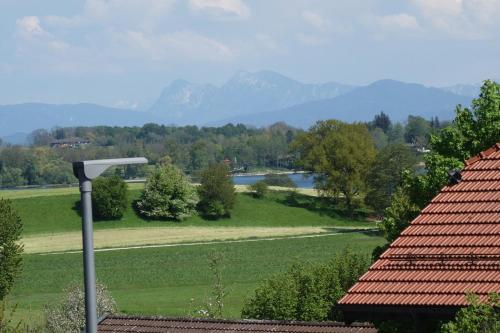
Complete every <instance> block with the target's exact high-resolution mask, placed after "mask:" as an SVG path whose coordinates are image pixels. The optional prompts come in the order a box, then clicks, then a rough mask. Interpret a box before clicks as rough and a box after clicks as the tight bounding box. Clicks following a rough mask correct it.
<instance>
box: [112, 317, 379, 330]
mask: <svg viewBox="0 0 500 333" xmlns="http://www.w3.org/2000/svg"><path fill="white" fill-rule="evenodd" d="M104 319H130V320H161V321H178V322H202V323H238V324H261V325H276V324H281V325H302V326H331V327H373V325H371V324H369V323H359V322H354V323H352V324H351V325H347V324H345V323H343V322H338V321H321V322H319V321H300V320H265V319H214V318H195V317H193V318H189V317H164V316H144V315H129V314H110V315H108V316H106V318H104Z"/></svg>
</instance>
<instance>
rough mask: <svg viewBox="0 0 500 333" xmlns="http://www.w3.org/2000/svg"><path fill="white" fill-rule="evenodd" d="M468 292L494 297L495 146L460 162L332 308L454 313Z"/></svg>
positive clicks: (498, 182)
mask: <svg viewBox="0 0 500 333" xmlns="http://www.w3.org/2000/svg"><path fill="white" fill-rule="evenodd" d="M470 292H472V293H475V294H478V295H479V296H480V297H482V298H484V297H486V295H487V294H488V293H491V292H500V144H499V143H497V144H496V145H495V146H493V147H492V148H490V149H488V150H486V151H484V152H482V153H481V154H479V155H478V156H476V157H473V158H471V159H469V160H467V161H466V162H465V167H464V169H463V170H462V171H461V181H460V182H458V183H457V184H454V185H448V186H445V187H444V188H443V189H442V190H441V192H440V193H439V194H438V195H437V196H436V197H435V198H434V199H433V200H432V201H431V203H430V204H429V205H428V206H427V207H425V208H424V209H423V210H422V212H421V214H420V215H419V216H418V217H417V218H415V219H414V220H413V221H412V222H411V223H410V225H409V226H408V228H406V229H405V230H404V231H403V232H402V233H401V235H400V236H399V238H398V239H396V240H395V241H394V242H393V243H392V244H391V245H390V247H389V249H387V251H385V252H384V253H383V254H382V255H381V257H380V259H379V260H378V261H376V262H375V263H374V264H373V265H372V266H371V267H370V269H369V270H368V272H367V273H365V274H364V275H363V276H362V277H361V278H360V279H359V281H358V283H356V284H355V285H354V286H353V287H352V288H351V289H350V290H349V292H348V294H347V295H346V296H344V297H343V298H342V299H341V300H340V302H339V304H340V307H341V308H342V309H344V311H349V309H350V308H351V309H356V310H354V311H360V309H361V308H362V307H363V306H368V307H371V310H370V311H373V307H374V306H384V307H394V306H403V307H407V306H427V307H436V306H438V307H442V306H444V307H460V306H464V305H466V304H467V302H466V297H465V296H466V294H467V293H470Z"/></svg>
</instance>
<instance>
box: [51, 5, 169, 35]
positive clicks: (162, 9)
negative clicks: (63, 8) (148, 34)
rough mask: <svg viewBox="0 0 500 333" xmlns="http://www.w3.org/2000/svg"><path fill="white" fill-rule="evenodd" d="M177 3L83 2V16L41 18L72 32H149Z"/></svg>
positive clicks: (81, 14)
mask: <svg viewBox="0 0 500 333" xmlns="http://www.w3.org/2000/svg"><path fill="white" fill-rule="evenodd" d="M175 2H176V0H86V1H85V6H84V10H83V12H82V13H80V14H78V15H75V16H72V17H67V16H56V15H49V16H45V17H44V22H45V23H46V24H48V25H51V26H54V27H59V28H74V27H79V26H82V25H95V24H101V25H112V26H121V27H128V28H130V27H134V28H136V27H139V28H141V29H145V30H152V29H153V28H154V27H155V25H156V24H158V23H159V22H161V21H162V20H164V19H165V17H166V16H167V15H168V14H169V13H170V11H171V10H172V8H173V6H174V4H175Z"/></svg>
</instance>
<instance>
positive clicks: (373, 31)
mask: <svg viewBox="0 0 500 333" xmlns="http://www.w3.org/2000/svg"><path fill="white" fill-rule="evenodd" d="M499 17H500V0H248V1H245V0H43V1H40V0H0V82H1V85H0V104H15V103H26V102H44V103H57V104H62V103H80V102H90V103H98V104H103V105H108V106H115V107H123V108H136V109H146V108H148V107H149V106H150V105H151V104H152V103H153V102H154V100H155V99H156V98H157V97H158V96H159V95H160V93H161V91H162V89H164V88H165V87H166V86H167V85H168V84H169V83H170V82H171V81H173V80H175V79H178V78H182V79H185V80H188V81H191V82H195V83H212V84H216V85H221V84H223V83H224V82H225V81H227V80H228V79H229V78H230V77H231V76H232V75H234V74H235V73H236V72H237V71H240V70H245V71H251V72H253V71H259V70H273V71H277V72H279V73H281V74H283V75H286V76H288V77H291V78H293V79H296V80H298V81H301V82H307V83H320V82H328V81H335V82H341V83H346V84H355V85H364V84H369V83H370V82H373V81H376V80H379V79H385V78H391V79H396V80H401V81H405V82H417V83H422V84H425V85H428V86H448V85H453V84H457V83H466V84H477V83H480V82H481V81H482V80H484V79H487V78H500V19H498V18H499Z"/></svg>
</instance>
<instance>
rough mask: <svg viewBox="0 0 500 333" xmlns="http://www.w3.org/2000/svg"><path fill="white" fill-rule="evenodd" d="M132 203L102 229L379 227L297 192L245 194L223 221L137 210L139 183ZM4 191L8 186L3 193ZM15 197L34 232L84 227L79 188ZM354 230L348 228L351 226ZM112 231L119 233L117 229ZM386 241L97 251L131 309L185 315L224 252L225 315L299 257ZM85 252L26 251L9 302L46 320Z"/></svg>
mask: <svg viewBox="0 0 500 333" xmlns="http://www.w3.org/2000/svg"><path fill="white" fill-rule="evenodd" d="M129 194H130V205H129V208H128V209H127V211H126V212H125V215H124V217H123V218H122V219H121V220H118V221H97V222H95V223H94V226H95V229H96V230H99V229H109V230H117V229H119V228H138V227H139V228H148V227H155V228H158V227H165V228H171V227H176V228H178V227H183V226H189V227H191V228H186V229H187V230H188V229H192V227H195V226H204V227H207V226H214V227H219V228H224V227H235V226H241V227H255V228H261V227H305V226H321V227H326V228H328V227H331V228H335V227H346V228H349V227H364V228H366V227H374V224H373V222H367V221H363V220H349V219H347V218H344V217H341V216H339V215H338V214H337V212H336V211H335V210H332V209H331V208H329V207H330V206H329V204H328V202H325V201H323V200H322V199H321V198H317V197H314V196H307V195H302V194H298V195H296V196H295V200H293V201H292V202H290V200H289V197H288V196H287V193H286V192H270V194H269V195H268V196H267V198H265V199H256V198H254V197H253V196H252V195H251V194H249V193H238V196H237V204H236V206H235V208H234V211H233V213H232V216H231V217H230V218H226V219H222V220H219V221H208V220H204V219H203V218H201V217H199V216H194V217H191V218H189V219H187V220H185V221H183V222H173V221H152V220H145V219H143V218H141V217H140V216H138V215H137V214H136V212H135V211H134V209H133V208H132V206H133V205H132V202H133V201H134V200H135V199H137V198H138V197H139V195H140V190H139V189H137V188H132V189H131V190H130V193H129ZM0 195H1V193H0ZM17 195H18V196H19V198H17V199H13V200H12V201H13V205H14V207H15V208H16V209H17V210H18V211H19V213H20V215H21V217H22V219H23V223H24V234H25V235H27V236H43V235H49V234H58V233H66V232H75V231H79V230H80V227H81V226H80V223H81V222H80V216H79V214H78V209H77V205H76V203H77V202H78V200H79V195H78V194H76V193H71V192H69V193H68V194H65V195H61V194H60V193H58V192H57V191H56V195H51V193H50V192H47V193H46V194H44V195H37V194H36V193H34V194H33V193H28V194H25V196H24V197H22V198H21V196H23V195H22V193H19V194H17ZM346 231H347V230H346ZM111 235H112V233H111ZM383 243H384V240H383V238H382V237H381V236H380V235H379V234H378V233H376V232H374V231H373V230H372V231H358V232H345V233H340V234H332V235H326V236H325V235H322V236H320V237H314V238H313V237H311V238H287V237H283V238H281V239H274V240H265V239H255V238H252V239H249V240H247V241H245V240H244V241H243V242H240V243H231V242H228V243H218V244H196V245H194V244H191V245H189V246H188V245H182V244H180V245H176V246H171V247H160V248H143V249H124V250H113V251H109V252H97V253H96V265H97V267H96V269H97V275H98V279H99V280H100V281H102V282H104V283H105V284H106V285H107V286H108V287H109V290H110V291H111V294H112V295H113V296H114V297H115V299H116V300H117V303H118V307H119V310H120V311H121V312H124V313H140V314H157V315H164V316H184V315H187V314H188V313H190V312H192V311H193V310H195V309H197V308H200V307H201V305H202V304H203V302H204V301H205V300H206V299H207V297H209V296H210V292H211V286H212V276H211V273H210V270H209V266H208V254H209V253H210V252H211V251H217V252H220V253H222V254H223V256H224V263H223V266H224V267H223V280H224V285H225V287H226V288H227V290H228V292H229V294H228V296H227V299H226V302H225V316H227V317H233V318H234V317H239V315H240V311H241V308H242V305H243V303H244V301H245V299H246V298H247V297H248V296H249V295H250V294H251V293H252V292H253V290H255V288H256V286H257V285H258V284H259V283H260V282H261V281H262V280H263V279H265V278H267V277H269V276H271V275H272V274H274V273H276V272H279V271H283V270H286V269H287V268H288V267H289V266H290V265H291V264H292V263H293V262H294V261H326V260H328V259H329V258H331V257H332V256H333V255H334V254H335V253H336V252H337V251H340V250H342V249H343V248H345V247H346V246H350V247H351V248H353V249H354V250H355V251H360V252H363V253H365V254H366V255H367V256H368V255H369V254H370V253H371V251H372V249H373V248H374V247H375V246H377V245H381V244H383ZM82 279H83V277H82V255H81V253H74V254H70V253H59V254H25V255H24V269H23V272H22V275H21V277H20V278H19V279H18V280H17V281H16V283H15V286H14V289H13V291H12V293H11V295H10V297H9V302H11V303H17V304H18V306H19V307H18V313H17V316H19V317H22V318H26V319H27V320H28V321H31V322H32V321H35V322H37V321H39V320H41V318H42V316H41V313H42V309H43V305H44V304H47V303H51V302H55V301H56V300H57V299H58V298H59V297H60V296H61V295H62V293H63V290H64V288H66V287H67V286H68V285H70V284H71V283H72V282H78V281H80V282H81V281H82Z"/></svg>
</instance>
